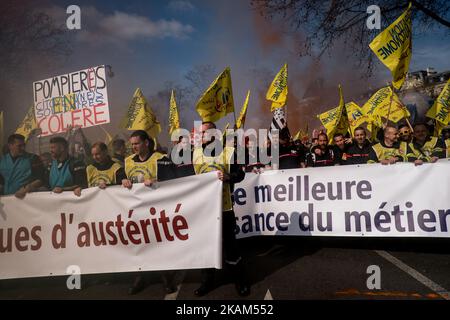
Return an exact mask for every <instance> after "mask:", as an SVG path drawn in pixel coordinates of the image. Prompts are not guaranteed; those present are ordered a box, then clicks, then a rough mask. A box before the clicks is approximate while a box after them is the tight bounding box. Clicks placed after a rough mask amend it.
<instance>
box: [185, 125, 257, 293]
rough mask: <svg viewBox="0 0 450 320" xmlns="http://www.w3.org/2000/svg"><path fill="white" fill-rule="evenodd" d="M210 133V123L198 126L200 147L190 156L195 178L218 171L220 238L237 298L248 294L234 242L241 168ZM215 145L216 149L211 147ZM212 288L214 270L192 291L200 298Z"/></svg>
mask: <svg viewBox="0 0 450 320" xmlns="http://www.w3.org/2000/svg"><path fill="white" fill-rule="evenodd" d="M210 129H216V126H215V124H214V123H213V122H204V123H203V124H202V126H201V133H202V145H201V146H199V145H196V146H195V148H194V152H193V156H192V157H193V163H194V170H195V174H202V173H207V172H211V171H217V176H218V178H219V179H220V180H221V181H223V192H222V210H223V214H222V237H223V252H224V260H225V263H226V264H227V265H229V266H230V268H231V271H232V273H233V278H234V282H235V285H236V290H237V292H238V294H239V295H240V296H247V295H249V294H250V285H249V283H248V282H247V277H246V273H245V268H244V265H243V262H242V257H241V255H240V252H239V250H238V245H237V241H236V235H235V229H236V217H235V214H234V211H233V201H232V196H231V195H232V192H233V188H234V184H235V183H238V182H240V181H242V180H243V179H244V176H245V172H244V170H243V166H244V165H245V163H243V164H242V165H240V164H237V163H236V162H237V161H235V160H236V159H235V158H236V157H235V155H236V152H235V150H234V147H225V148H222V143H221V142H220V141H215V137H211V136H210V131H209V130H210ZM214 145H215V146H216V147H214ZM213 288H214V269H205V270H202V282H201V285H200V287H199V288H197V289H196V290H195V291H194V294H195V295H197V296H203V295H205V294H207V293H208V292H210V291H211V290H212V289H213Z"/></svg>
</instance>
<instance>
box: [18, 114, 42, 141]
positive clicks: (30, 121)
mask: <svg viewBox="0 0 450 320" xmlns="http://www.w3.org/2000/svg"><path fill="white" fill-rule="evenodd" d="M36 129H38V125H37V122H36V116H35V115H34V107H33V106H31V107H30V109H28V112H27V114H26V115H25V118H24V119H23V121H22V122H21V123H20V125H19V127H18V128H17V129H16V133H17V134H21V135H23V136H24V137H25V141H27V140H28V138H29V137H30V135H31V133H32V132H33V130H36Z"/></svg>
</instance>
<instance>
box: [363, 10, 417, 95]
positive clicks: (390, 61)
mask: <svg viewBox="0 0 450 320" xmlns="http://www.w3.org/2000/svg"><path fill="white" fill-rule="evenodd" d="M411 38H412V30H411V2H410V3H409V6H408V8H407V9H406V11H405V12H403V14H402V15H401V16H400V17H398V18H397V20H395V21H394V22H393V23H392V24H391V25H390V26H389V27H387V28H386V29H385V30H384V31H383V32H381V33H380V34H378V35H377V36H376V37H375V38H374V39H373V40H372V42H371V43H370V44H369V47H370V49H372V51H373V52H374V53H375V55H376V56H377V57H378V59H380V60H381V62H382V63H383V64H384V65H385V66H386V67H388V68H389V70H391V73H392V78H393V80H392V85H393V86H394V88H396V89H400V88H401V86H402V84H403V82H404V81H405V77H406V74H407V73H408V68H409V62H410V60H411V54H412V39H411Z"/></svg>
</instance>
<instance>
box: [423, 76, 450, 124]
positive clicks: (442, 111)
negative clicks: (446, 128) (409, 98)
mask: <svg viewBox="0 0 450 320" xmlns="http://www.w3.org/2000/svg"><path fill="white" fill-rule="evenodd" d="M426 116H427V117H429V118H432V119H436V121H439V122H440V123H442V124H444V125H448V123H449V122H450V79H449V80H448V81H447V83H446V84H445V86H444V88H443V89H442V91H441V93H440V94H439V96H438V97H437V99H436V100H435V101H434V103H433V106H432V107H431V108H430V110H428V112H427V114H426Z"/></svg>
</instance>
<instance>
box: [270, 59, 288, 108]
mask: <svg viewBox="0 0 450 320" xmlns="http://www.w3.org/2000/svg"><path fill="white" fill-rule="evenodd" d="M287 80H288V67H287V63H285V64H284V66H283V67H282V68H281V70H280V71H279V72H278V73H277V75H276V76H275V79H273V81H272V83H271V85H270V87H269V90H267V93H266V99H267V100H269V101H272V106H271V108H270V111H271V112H273V111H274V110H275V109H277V108H281V107H283V106H284V105H285V104H286V99H287V94H288V86H287Z"/></svg>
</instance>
